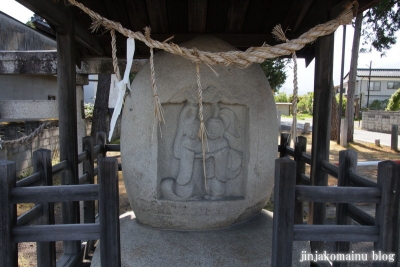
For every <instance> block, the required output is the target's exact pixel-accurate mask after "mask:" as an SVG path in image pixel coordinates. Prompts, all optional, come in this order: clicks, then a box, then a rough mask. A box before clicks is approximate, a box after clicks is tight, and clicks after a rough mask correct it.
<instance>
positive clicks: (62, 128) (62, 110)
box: [40, 1, 81, 254]
mask: <svg viewBox="0 0 400 267" xmlns="http://www.w3.org/2000/svg"><path fill="white" fill-rule="evenodd" d="M40 2H42V1H40ZM46 2H50V1H46ZM66 14H67V17H66V19H65V21H63V24H62V26H63V28H62V29H60V30H58V31H57V92H58V114H59V124H58V125H59V147H60V159H61V160H67V165H68V167H67V172H64V173H63V174H62V175H61V184H62V185H76V184H79V177H78V145H77V144H78V140H77V128H76V125H77V113H76V84H75V80H76V71H75V68H76V67H75V65H76V62H75V60H76V58H75V41H74V36H75V29H74V24H73V23H72V22H73V21H72V10H71V8H67V9H66ZM62 218H63V223H64V224H75V223H79V203H78V202H63V203H62ZM63 247H64V253H65V254H78V253H79V251H80V249H81V244H80V242H76V241H70V242H68V241H65V242H64V243H63Z"/></svg>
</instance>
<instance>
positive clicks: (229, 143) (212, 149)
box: [160, 102, 244, 201]
mask: <svg viewBox="0 0 400 267" xmlns="http://www.w3.org/2000/svg"><path fill="white" fill-rule="evenodd" d="M204 109H205V112H204V113H205V114H208V116H207V117H205V121H206V129H207V140H204V141H205V142H206V150H205V162H203V155H202V144H201V140H200V139H199V138H198V137H197V133H198V130H199V126H200V121H199V119H198V105H197V103H192V102H185V104H184V105H183V107H182V109H181V111H180V113H179V119H178V124H177V129H176V134H175V139H174V141H173V147H172V154H173V155H171V156H173V157H174V159H175V160H176V161H178V163H177V165H178V166H177V168H176V169H177V172H175V175H174V177H161V181H160V182H161V184H160V188H161V197H162V198H164V199H168V200H175V201H186V200H223V199H227V198H230V199H231V198H232V197H243V190H242V189H238V188H236V189H234V188H233V187H238V186H241V185H242V183H243V175H240V173H241V171H242V166H243V140H244V139H243V136H241V135H240V134H239V130H240V129H239V128H243V127H240V126H239V121H238V115H237V114H236V112H235V111H234V109H235V108H234V106H233V105H232V107H230V105H223V104H222V103H211V104H205V105H204ZM236 109H239V110H241V109H243V107H240V106H239V107H236ZM241 115H242V114H241ZM242 131H243V129H242ZM242 135H243V134H242ZM204 167H205V170H204ZM234 180H240V181H235V182H234ZM233 184H234V186H232V185H233ZM238 193H239V194H238Z"/></svg>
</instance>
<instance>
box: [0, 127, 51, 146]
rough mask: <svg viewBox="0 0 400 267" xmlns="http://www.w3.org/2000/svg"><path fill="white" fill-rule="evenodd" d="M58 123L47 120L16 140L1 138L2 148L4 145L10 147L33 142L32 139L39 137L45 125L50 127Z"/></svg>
mask: <svg viewBox="0 0 400 267" xmlns="http://www.w3.org/2000/svg"><path fill="white" fill-rule="evenodd" d="M54 124H56V123H55V122H45V123H43V124H41V125H40V126H39V127H38V128H36V129H35V130H34V131H33V132H32V133H31V134H30V135H28V136H24V137H21V138H19V139H15V140H5V141H4V140H0V149H2V148H3V147H9V146H14V145H22V144H28V143H31V142H32V140H33V139H34V138H35V137H37V136H38V135H39V134H40V133H41V132H42V131H43V130H44V128H45V127H49V126H51V125H54Z"/></svg>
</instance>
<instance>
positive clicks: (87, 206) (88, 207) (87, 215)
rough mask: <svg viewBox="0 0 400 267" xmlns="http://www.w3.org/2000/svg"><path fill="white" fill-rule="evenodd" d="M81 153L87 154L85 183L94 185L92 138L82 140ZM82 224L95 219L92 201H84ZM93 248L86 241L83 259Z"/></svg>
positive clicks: (92, 243)
mask: <svg viewBox="0 0 400 267" xmlns="http://www.w3.org/2000/svg"><path fill="white" fill-rule="evenodd" d="M82 146H83V151H86V152H87V155H88V157H87V160H85V161H84V162H83V173H84V174H85V173H86V174H87V175H88V176H87V177H88V178H87V181H88V183H89V184H94V149H93V148H94V138H93V137H91V136H86V137H83V138H82ZM83 210H84V223H94V222H95V217H96V208H95V203H94V201H84V202H83ZM93 248H94V241H93V240H88V241H87V243H86V248H85V257H87V256H88V252H90V251H92V250H93Z"/></svg>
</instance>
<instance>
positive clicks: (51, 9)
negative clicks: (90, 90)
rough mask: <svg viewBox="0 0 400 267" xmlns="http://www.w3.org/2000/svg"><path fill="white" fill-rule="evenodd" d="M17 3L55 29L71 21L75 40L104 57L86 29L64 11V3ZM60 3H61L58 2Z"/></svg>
mask: <svg viewBox="0 0 400 267" xmlns="http://www.w3.org/2000/svg"><path fill="white" fill-rule="evenodd" d="M18 2H19V3H21V4H22V5H24V6H26V7H27V8H29V9H30V10H32V11H33V12H34V13H35V14H38V15H40V16H41V17H42V18H44V19H46V21H48V22H49V23H50V24H52V25H54V26H57V27H65V22H66V21H72V22H73V24H74V27H75V29H76V30H75V33H76V34H75V38H74V39H75V40H76V41H78V42H79V43H81V44H82V45H84V46H85V47H87V48H89V49H90V50H91V51H92V52H93V53H95V54H96V55H99V56H101V55H104V50H103V49H102V48H101V46H100V45H99V42H98V41H97V39H96V38H94V37H93V36H92V35H91V34H90V33H89V31H88V30H87V28H85V27H83V26H82V25H80V24H79V23H77V22H76V21H75V19H74V18H73V17H71V16H70V15H69V14H68V12H66V11H65V6H64V3H63V2H62V3H56V2H55V1H46V0H18ZM59 2H61V1H59Z"/></svg>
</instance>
